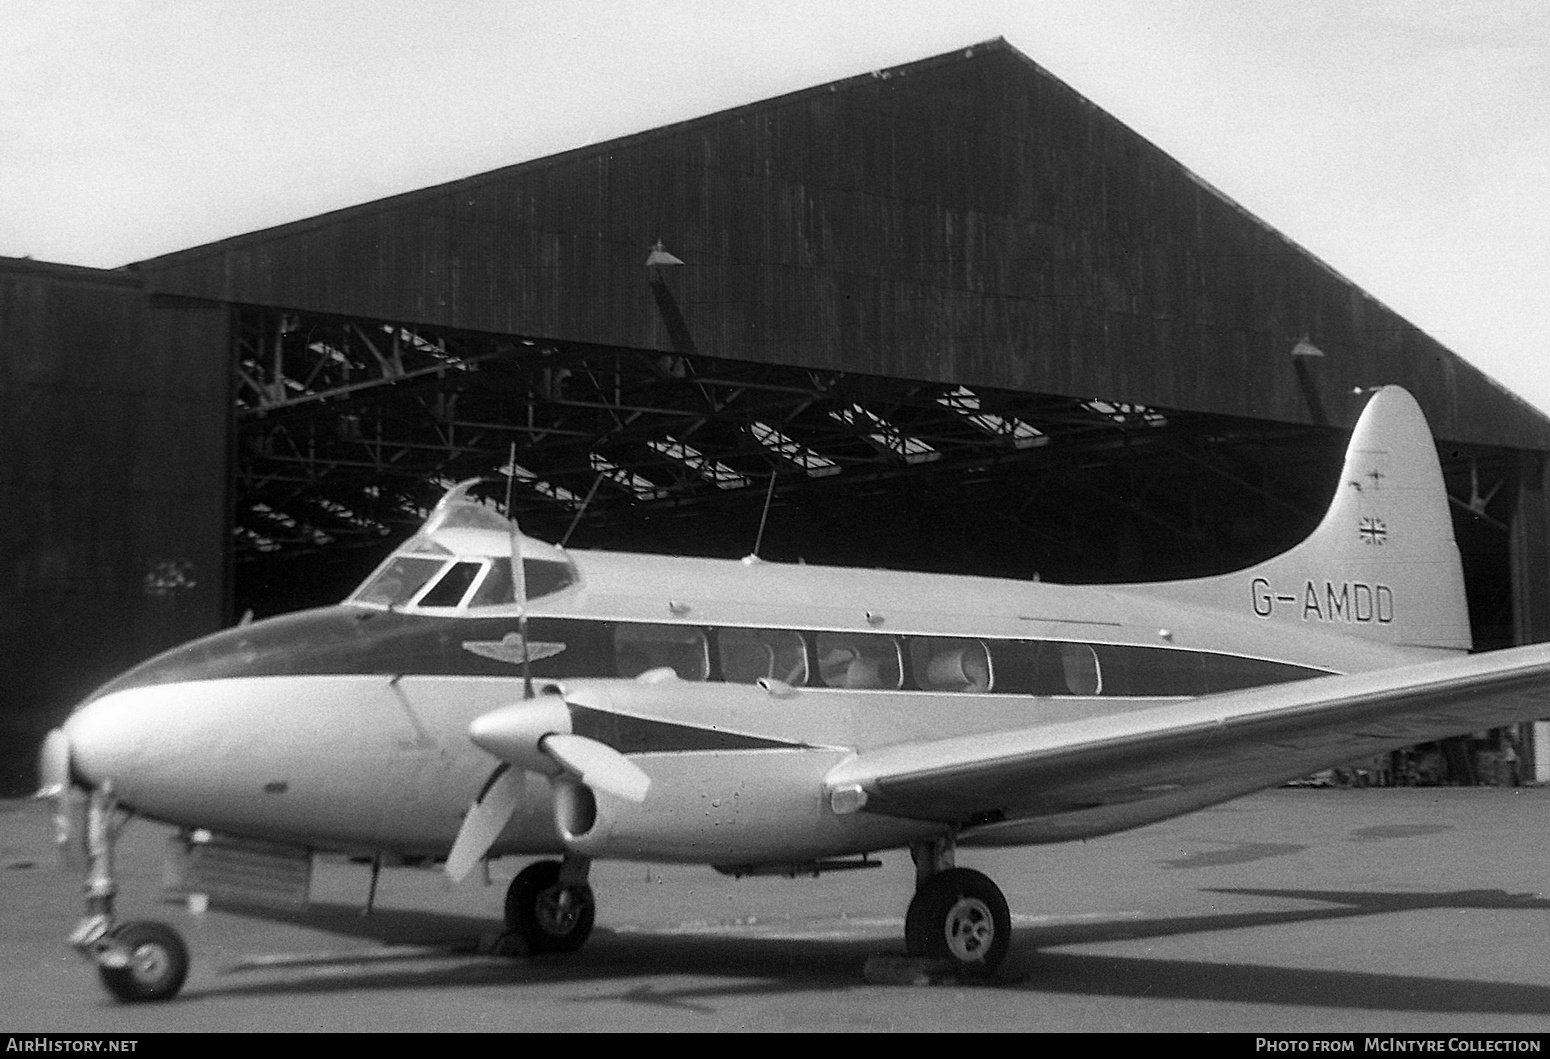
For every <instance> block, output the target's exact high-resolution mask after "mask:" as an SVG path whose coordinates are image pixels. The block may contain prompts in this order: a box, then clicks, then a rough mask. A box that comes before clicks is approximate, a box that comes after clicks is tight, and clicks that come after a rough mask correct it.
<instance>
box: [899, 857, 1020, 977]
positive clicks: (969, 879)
mask: <svg viewBox="0 0 1550 1059" xmlns="http://www.w3.org/2000/svg"><path fill="white" fill-rule="evenodd" d="M1011 943H1012V914H1011V912H1010V911H1008V909H1007V907H1006V898H1005V897H1004V896H1002V894H1001V890H1000V889H999V888H998V887H997V886H996V884H995V883H993V882H991V881H990V879H989V878H987V877H986V876H984V875H982V874H980V873H979V872H977V871H971V870H970V869H968V868H949V869H948V870H947V871H944V872H938V873H937V874H936V875H933V876H931V878H929V879H927V880H926V881H925V882H924V883H922V884H921V885H920V887H919V888H918V889H916V891H915V899H914V900H912V901H911V902H910V909H909V913H908V915H906V917H905V920H904V947H905V949H906V951H908V952H909V953H910V955H912V956H927V957H931V958H932V959H939V960H951V961H953V963H955V964H956V965H957V966H958V967H959V968H960V970H962V971H964V972H965V973H968V974H973V975H976V976H988V975H990V974H992V973H993V972H994V971H995V969H996V968H997V967H998V966H1000V964H1001V961H1002V960H1003V959H1005V958H1006V953H1007V949H1008V947H1009V946H1010V945H1011Z"/></svg>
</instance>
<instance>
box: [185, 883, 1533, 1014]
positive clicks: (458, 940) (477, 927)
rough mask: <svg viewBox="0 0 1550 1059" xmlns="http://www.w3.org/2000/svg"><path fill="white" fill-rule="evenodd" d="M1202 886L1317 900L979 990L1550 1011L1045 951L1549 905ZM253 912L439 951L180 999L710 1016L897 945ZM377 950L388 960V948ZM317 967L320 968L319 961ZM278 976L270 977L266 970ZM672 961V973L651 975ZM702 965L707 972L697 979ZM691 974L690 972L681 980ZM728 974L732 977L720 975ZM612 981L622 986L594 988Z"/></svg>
mask: <svg viewBox="0 0 1550 1059" xmlns="http://www.w3.org/2000/svg"><path fill="white" fill-rule="evenodd" d="M1205 892H1208V893H1220V894H1229V895H1234V896H1242V897H1261V898H1273V899H1281V900H1297V901H1318V902H1321V903H1323V904H1324V906H1325V907H1319V908H1299V909H1288V910H1277V911H1268V910H1267V911H1248V912H1241V913H1224V914H1220V915H1205V916H1179V917H1170V918H1163V919H1139V920H1136V919H1125V920H1116V921H1107V922H1105V921H1093V920H1084V921H1082V922H1079V923H1060V924H1048V925H1038V926H1033V927H1021V928H1019V929H1018V931H1017V935H1016V937H1015V938H1014V940H1013V947H1012V954H1011V956H1010V957H1009V958H1008V959H1007V962H1006V963H1005V964H1004V965H1003V968H1002V971H1001V973H1000V974H999V975H998V976H997V978H996V980H995V981H994V982H992V983H989V985H988V988H993V989H999V990H1015V991H1022V992H1030V993H1060V994H1069V995H1078V994H1080V995H1090V996H1114V997H1147V998H1152V999H1156V998H1164V999H1176V1000H1207V1001H1216V1002H1228V1003H1244V1004H1269V1005H1278V1006H1307V1007H1327V1008H1342V1009H1355V1010H1382V1011H1416V1012H1436V1013H1449V1012H1456V1013H1474V1014H1502V1015H1543V1014H1544V1013H1545V1012H1547V1011H1550V985H1536V984H1520V983H1512V982H1500V981H1479V980H1472V979H1459V978H1444V977H1429V976H1425V975H1408V974H1401V973H1392V974H1391V973H1375V972H1362V971H1344V970H1332V969H1328V968H1311V969H1310V968H1290V967H1279V966H1275V965H1271V964H1245V963H1241V962H1213V961H1209V960H1205V961H1202V960H1176V959H1162V958H1150V957H1136V956H1111V955H1103V954H1093V953H1076V952H1060V951H1050V950H1053V949H1058V948H1060V947H1062V946H1070V945H1092V944H1102V943H1104V942H1114V941H1130V940H1136V939H1144V938H1163V937H1172V936H1185V935H1190V934H1202V933H1212V932H1219V931H1227V930H1242V929H1249V928H1256V927H1272V926H1280V925H1288V924H1297V923H1315V922H1323V921H1338V920H1341V919H1349V918H1356V917H1368V916H1378V915H1388V914H1395V913H1402V912H1410V911H1418V910H1427V909H1455V910H1466V909H1474V910H1494V911H1503V910H1521V911H1547V910H1550V900H1546V899H1545V898H1541V897H1539V896H1538V895H1536V894H1512V893H1507V892H1506V891H1502V890H1461V891H1446V892H1434V893H1426V892H1420V893H1417V892H1392V893H1382V892H1380V893H1371V892H1359V891H1349V892H1348V891H1328V890H1296V889H1217V890H1208V891H1205ZM263 918H265V919H270V920H278V921H280V922H289V923H293V924H296V925H302V926H307V927H312V928H315V929H320V930H327V931H331V932H336V933H340V934H345V935H350V936H354V937H362V938H372V939H379V940H382V941H383V942H385V943H387V944H390V945H400V946H436V947H437V948H438V949H439V951H440V955H436V954H435V953H430V954H428V950H427V951H406V952H404V953H403V954H402V955H401V956H398V955H393V954H390V953H384V954H382V956H374V955H372V954H371V950H367V951H366V953H365V954H364V955H354V954H339V955H335V956H327V957H325V956H318V957H311V958H301V959H297V960H292V961H288V962H286V963H284V964H283V965H268V966H266V967H263V968H259V969H258V970H259V971H261V972H264V973H260V974H257V975H248V974H226V975H223V976H221V978H220V979H219V984H217V985H215V986H214V987H213V988H200V989H196V990H191V991H190V992H189V993H187V994H186V995H185V998H184V999H185V1001H188V1002H196V1003H197V1001H198V999H199V998H200V997H202V996H203V997H210V996H219V995H259V994H288V993H326V992H330V991H342V990H348V991H358V990H362V989H373V988H380V989H405V988H410V989H436V988H466V987H477V986H489V985H513V986H520V985H525V984H526V985H539V984H547V985H551V986H552V985H564V984H566V983H574V984H589V985H591V986H593V987H594V988H592V989H589V990H588V992H587V994H586V996H585V997H581V998H578V1000H585V1001H586V1002H589V1003H596V1002H608V1001H613V1002H621V1003H632V1004H646V1005H651V1006H656V1007H670V1008H673V1009H675V1010H683V1011H686V1012H700V1013H704V1014H711V1013H713V1012H714V1010H715V1009H714V1006H713V1005H714V1003H715V1002H716V1001H717V1000H718V999H727V998H734V997H745V996H760V995H776V994H780V993H783V992H811V991H836V990H847V989H854V988H857V987H861V986H863V985H864V981H863V977H862V968H863V965H864V964H865V962H866V960H867V958H868V957H869V956H872V955H876V954H878V953H880V952H895V953H896V952H897V951H898V946H897V945H896V944H895V943H893V942H892V941H891V940H884V939H878V938H839V939H836V938H832V937H824V938H802V937H791V936H783V937H779V938H770V937H759V936H753V937H733V936H727V935H709V934H667V933H662V934H653V933H650V932H649V931H640V932H635V931H631V932H628V933H623V932H615V931H611V930H608V929H606V928H599V929H598V930H597V931H595V932H594V935H593V937H592V939H591V940H590V941H589V942H588V943H587V947H586V948H585V949H583V950H582V951H581V952H578V953H574V954H571V955H566V956H540V957H526V958H521V957H519V958H500V957H489V956H480V955H477V951H476V949H477V942H478V939H480V938H481V937H483V938H488V937H490V936H491V935H492V934H493V933H494V932H495V931H496V930H497V929H498V924H497V923H495V922H494V921H492V920H489V919H485V918H478V917H472V916H456V915H444V914H437V913H428V912H418V911H402V910H392V909H388V910H380V911H378V912H377V913H376V914H374V915H372V916H370V917H363V916H361V915H360V913H359V910H358V909H356V908H353V907H345V906H321V907H318V906H314V908H313V909H311V910H309V911H307V912H304V913H294V914H279V915H277V914H275V913H272V912H265V913H263ZM384 957H386V958H384ZM325 968H326V970H327V973H321V974H320V973H315V972H317V971H319V970H320V969H325ZM277 971H278V972H279V974H280V975H281V976H283V977H281V978H279V979H277V978H276V976H275V972H277ZM665 971H671V973H672V976H673V980H672V983H671V984H663V983H661V982H660V981H654V980H648V981H646V982H627V981H621V980H630V979H639V978H647V979H656V978H657V977H658V976H661V975H662V974H663V973H664V972H665ZM695 978H704V979H711V981H702V982H694V981H692V979H695ZM685 979H690V980H691V981H686V980H685ZM729 979H731V981H729ZM606 981H621V986H622V988H621V989H620V990H619V991H618V992H604V993H599V992H597V991H596V989H595V986H596V985H597V984H598V983H600V982H606Z"/></svg>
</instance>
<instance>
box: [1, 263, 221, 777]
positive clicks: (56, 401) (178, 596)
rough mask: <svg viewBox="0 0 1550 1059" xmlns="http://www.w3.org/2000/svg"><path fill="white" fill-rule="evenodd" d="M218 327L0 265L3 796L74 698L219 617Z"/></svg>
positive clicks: (138, 297)
mask: <svg viewBox="0 0 1550 1059" xmlns="http://www.w3.org/2000/svg"><path fill="white" fill-rule="evenodd" d="M228 319H229V313H228V312H227V310H225V309H224V308H212V307H200V306H190V305H186V304H185V305H168V304H160V305H157V304H152V303H151V302H150V301H149V300H148V299H147V298H146V297H145V295H144V294H143V292H142V291H141V287H140V283H139V281H138V279H137V278H135V277H133V276H128V275H125V274H122V273H112V272H102V271H98V270H94V269H76V268H68V267H64V266H52V265H40V264H35V263H33V262H26V261H15V260H9V259H0V512H4V517H3V518H0V560H3V563H4V577H3V578H0V790H10V791H15V790H19V789H21V787H23V786H25V785H26V784H28V783H31V782H32V779H33V777H32V773H31V769H32V754H33V752H34V750H35V747H36V739H37V738H38V737H39V736H40V735H41V733H42V732H44V731H46V730H47V729H48V728H49V727H50V726H51V725H53V724H55V723H57V722H58V721H59V720H61V719H62V718H63V716H64V714H65V713H66V712H67V711H68V709H69V708H70V706H71V705H73V703H74V702H75V700H76V699H78V698H79V697H80V696H82V695H84V694H85V693H86V692H88V691H90V690H91V688H92V687H94V686H95V685H96V684H98V683H100V682H101V681H103V680H105V679H107V678H109V677H111V676H112V675H114V674H115V673H116V672H117V671H119V670H121V669H123V668H125V667H126V666H128V665H130V664H132V663H134V662H137V661H139V660H141V659H143V658H145V657H146V656H148V655H150V654H152V653H154V652H156V651H158V650H161V649H163V648H165V647H168V646H171V645H172V644H175V643H178V642H180V641H183V640H186V639H189V638H191V637H193V636H195V635H198V634H200V633H203V632H207V631H210V630H211V629H214V628H218V627H219V625H220V623H221V620H222V617H223V608H224V592H225V591H226V586H225V583H226V580H227V578H226V570H225V564H226V552H227V514H226V509H227V497H226V490H227V479H228V470H227V467H228V454H227V438H228V424H229V419H230V398H229V393H228V377H229V372H228V364H229V343H228V337H227V329H228Z"/></svg>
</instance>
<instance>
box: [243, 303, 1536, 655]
mask: <svg viewBox="0 0 1550 1059" xmlns="http://www.w3.org/2000/svg"><path fill="white" fill-rule="evenodd" d="M653 286H654V287H659V286H665V284H664V283H663V281H661V280H655V281H654V282H653ZM658 293H659V294H660V292H658ZM642 296H643V298H644V297H645V283H644V281H643V283H642ZM669 296H670V295H669ZM659 300H660V299H659ZM233 336H234V345H235V349H234V356H235V367H234V370H235V379H234V387H235V395H236V421H237V445H236V448H237V455H236V468H235V470H236V477H235V485H236V489H235V497H236V505H235V512H234V518H233V527H232V532H233V542H232V546H233V551H234V557H235V560H236V589H237V599H238V603H239V605H240V606H241V607H242V608H243V609H251V610H254V611H255V612H257V613H261V614H262V613H268V612H272V611H277V610H283V609H288V608H290V607H293V606H296V605H300V604H305V603H321V602H328V601H331V600H332V599H336V598H339V597H341V596H342V595H343V594H345V592H346V591H347V590H348V588H349V587H350V585H351V583H352V582H353V581H354V580H355V579H356V578H358V577H359V576H361V574H362V573H364V571H365V570H366V569H367V568H369V567H370V565H371V564H372V561H373V558H374V557H375V556H376V555H378V554H380V553H382V552H383V551H385V550H386V549H387V548H389V547H391V546H392V545H393V544H395V543H396V542H397V541H399V540H401V539H402V538H403V537H404V536H405V535H407V534H408V533H409V532H411V531H412V530H413V528H414V527H415V526H416V525H418V523H419V522H420V520H421V519H422V518H423V517H424V515H425V514H426V512H427V510H428V508H429V506H430V505H431V504H433V503H434V502H435V499H436V497H437V496H438V495H439V494H440V492H441V491H442V490H443V489H445V488H447V487H449V486H450V485H452V484H454V483H456V482H458V481H461V480H464V479H466V478H482V479H484V482H485V484H484V486H483V489H482V491H483V493H484V494H485V495H486V496H487V497H488V499H489V500H490V501H491V502H492V503H495V504H497V505H499V506H502V507H506V508H508V509H509V510H510V511H511V513H512V514H513V515H514V517H516V518H517V519H518V520H519V521H520V522H521V523H522V525H523V526H524V527H525V528H527V529H528V531H529V532H531V533H534V534H535V535H538V536H541V537H545V538H547V539H550V540H556V541H565V542H567V543H569V544H572V545H580V546H603V547H630V548H635V549H638V550H651V551H664V552H678V553H685V554H700V555H719V556H723V557H736V556H740V555H744V554H747V553H749V552H751V551H753V550H754V549H755V546H756V545H757V546H758V547H759V550H760V552H761V554H762V555H763V556H764V557H765V558H768V559H776V560H788V561H808V562H821V563H834V564H839V565H857V564H861V565H873V566H890V567H896V568H899V569H920V570H936V571H941V572H954V571H959V572H961V571H964V570H972V571H974V572H976V573H982V574H995V575H1003V576H1011V577H1028V578H1031V577H1044V578H1048V579H1050V580H1058V581H1067V582H1102V581H1126V580H1141V579H1164V578H1169V577H1186V576H1199V575H1202V574H1206V573H1214V572H1222V571H1225V570H1230V569H1235V568H1239V567H1242V566H1245V565H1248V564H1249V563H1252V562H1254V561H1257V560H1258V559H1261V558H1264V557H1266V556H1268V555H1271V554H1274V553H1276V552H1277V551H1280V550H1282V549H1283V548H1285V547H1288V546H1290V545H1291V544H1292V543H1295V541H1296V540H1298V539H1300V538H1301V537H1302V536H1303V535H1305V534H1306V533H1307V532H1309V531H1310V530H1311V529H1312V527H1313V525H1314V524H1315V523H1316V522H1317V520H1318V518H1319V517H1320V516H1321V515H1322V512H1323V508H1324V506H1325V504H1326V503H1327V500H1328V497H1329V494H1330V492H1331V491H1332V490H1333V488H1334V483H1335V480H1336V477H1337V475H1338V471H1339V463H1340V459H1341V456H1342V454H1343V449H1344V433H1343V432H1342V431H1340V430H1336V429H1331V428H1323V427H1316V426H1307V425H1298V424H1287V423H1273V422H1265V421H1258V420H1249V419H1242V418H1237V417H1231V416H1223V415H1210V414H1203V413H1195V412H1182V411H1177V410H1171V409H1160V408H1154V407H1149V406H1144V405H1137V404H1130V403H1124V402H1117V401H1109V400H1105V399H1103V398H1099V397H1092V398H1088V399H1079V398H1070V397H1062V396H1057V395H1048V394H1037V393H1021V392H1015V391H1008V390H1004V389H994V388H989V387H969V386H965V385H961V384H959V385H950V384H944V383H941V382H930V381H922V380H909V379H901V378H896V377H880V376H871V375H862V374H852V373H846V372H841V371H835V370H828V369H808V368H802V367H799V366H795V365H773V364H757V363H748V362H739V361H735V360H728V359H723V358H716V357H709V356H704V355H701V354H698V353H694V352H684V353H665V352H662V351H657V350H639V349H629V348H622V347H603V346H596V345H588V344H583V343H565V342H557V341H553V340H545V339H539V338H527V337H522V336H517V335H499V334H482V333H473V332H465V331H458V330H454V329H448V328H436V327H426V326H424V325H416V324H410V323H405V322H396V321H382V320H365V319H354V318H347V317H336V316H323V315H318V314H313V313H306V312H300V311H296V312H286V311H279V310H265V309H259V308H245V309H241V310H239V311H237V312H236V313H235V316H234V327H233ZM1362 396H1363V395H1361V394H1350V395H1347V399H1349V400H1351V401H1355V402H1360V400H1361V399H1362ZM1445 456H1446V457H1447V459H1446V461H1445V462H1446V463H1447V467H1448V476H1449V479H1450V490H1451V492H1452V493H1453V499H1454V504H1455V508H1456V510H1457V512H1458V516H1459V518H1458V522H1459V526H1458V532H1459V535H1460V539H1461V540H1462V541H1463V542H1464V543H1465V546H1466V551H1469V552H1470V564H1471V567H1472V570H1471V572H1472V574H1473V575H1474V576H1473V578H1472V581H1473V583H1475V584H1477V585H1481V586H1484V585H1487V584H1489V585H1492V586H1494V587H1493V588H1492V589H1490V590H1487V589H1485V588H1484V587H1482V588H1481V589H1480V590H1479V592H1478V595H1479V596H1480V600H1481V605H1477V606H1476V608H1475V610H1476V613H1477V638H1478V639H1483V640H1487V641H1501V642H1508V641H1510V638H1511V631H1510V626H1511V615H1510V608H1508V609H1506V610H1504V609H1503V607H1502V605H1501V604H1502V602H1503V601H1505V600H1508V599H1510V593H1506V592H1503V591H1500V590H1501V589H1502V588H1504V587H1505V584H1506V582H1505V580H1504V578H1505V573H1504V572H1503V570H1501V569H1498V568H1499V567H1500V566H1501V564H1500V562H1499V561H1498V562H1493V561H1492V560H1491V558H1490V556H1492V555H1495V556H1498V557H1499V556H1501V555H1503V554H1505V551H1506V549H1505V546H1504V545H1503V544H1502V543H1501V542H1500V541H1497V540H1493V535H1495V536H1500V535H1501V534H1504V533H1506V532H1507V530H1508V521H1509V520H1510V517H1511V515H1510V506H1511V497H1512V496H1513V495H1515V490H1505V491H1504V490H1503V487H1504V486H1505V485H1506V484H1508V480H1509V479H1510V478H1512V476H1513V473H1514V472H1513V465H1512V460H1511V459H1510V456H1509V455H1508V454H1504V453H1501V452H1495V453H1493V452H1492V451H1491V450H1490V449H1489V448H1487V447H1484V446H1467V447H1457V446H1455V447H1452V448H1451V449H1450V450H1449V451H1448V452H1447V453H1445ZM1514 484H1515V483H1514ZM1493 601H1494V603H1493Z"/></svg>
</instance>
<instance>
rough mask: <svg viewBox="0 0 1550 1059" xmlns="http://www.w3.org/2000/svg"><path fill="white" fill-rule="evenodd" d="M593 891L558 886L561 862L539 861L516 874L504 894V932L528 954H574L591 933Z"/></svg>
mask: <svg viewBox="0 0 1550 1059" xmlns="http://www.w3.org/2000/svg"><path fill="white" fill-rule="evenodd" d="M596 911H597V908H596V903H595V901H594V899H593V896H592V887H590V886H588V885H587V884H586V883H582V884H581V885H579V886H561V885H560V862H559V861H557V860H541V861H538V862H537V863H536V864H529V865H528V866H527V867H526V868H523V869H522V870H521V871H520V872H518V873H517V877H516V878H515V879H512V880H511V885H510V886H509V887H508V888H507V890H506V929H507V930H510V931H512V932H513V933H515V934H517V935H518V936H519V937H521V938H522V940H523V941H525V942H526V943H527V947H528V951H529V952H534V953H538V952H575V951H576V950H577V949H579V948H581V946H582V945H583V944H584V943H585V942H586V940H587V937H588V936H589V935H590V934H591V933H592V919H593V916H594V915H595V914H596Z"/></svg>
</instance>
